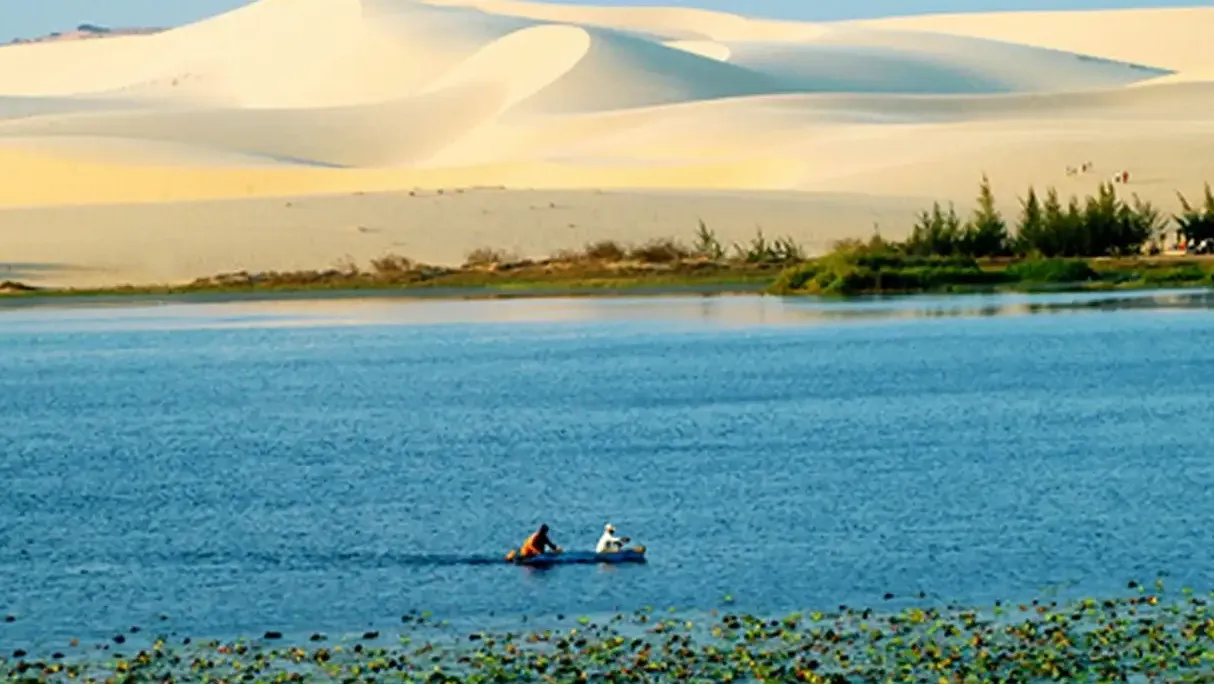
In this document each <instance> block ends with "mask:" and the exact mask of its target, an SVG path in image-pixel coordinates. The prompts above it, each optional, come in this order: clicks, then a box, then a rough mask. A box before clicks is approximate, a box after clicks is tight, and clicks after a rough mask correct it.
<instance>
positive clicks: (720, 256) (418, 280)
mask: <svg viewBox="0 0 1214 684" xmlns="http://www.w3.org/2000/svg"><path fill="white" fill-rule="evenodd" d="M804 258H805V253H804V251H803V250H802V249H801V247H800V246H799V245H798V244H797V243H796V242H794V241H793V240H792V239H791V238H787V237H783V238H778V239H775V240H770V239H768V238H766V237H765V236H764V234H763V231H762V229H758V230H756V233H755V237H754V238H753V239H752V240H751V241H750V243H749V244H746V245H740V244H735V245H733V246H732V249H731V250H729V251H727V250H726V249H725V247H724V246H723V245H722V244H721V242H720V240H719V239H718V238H717V236H716V234H715V233H714V232H713V231H712V230H710V229H709V228H708V226H707V225H705V224H704V223H703V222H702V221H701V222H700V224H699V230H698V231H697V233H696V236H695V242H694V243H693V244H692V245H691V246H688V245H685V244H684V243H682V242H680V241H678V240H674V239H670V238H660V239H655V240H651V241H649V242H646V243H643V244H638V245H629V244H623V243H619V242H615V241H612V240H601V241H598V242H593V243H590V244H588V245H586V246H585V247H583V248H582V249H580V250H564V251H561V252H558V253H556V254H553V255H552V256H551V257H549V258H547V259H525V258H521V257H519V256H518V255H516V254H514V253H512V252H510V251H506V250H502V249H497V248H491V247H484V248H479V249H475V250H473V251H472V252H470V253H468V254H467V256H466V257H465V260H464V263H463V265H462V266H460V267H458V268H449V267H443V266H433V265H429V264H424V263H421V262H418V261H416V260H413V259H411V258H409V257H406V256H402V255H399V254H386V255H384V256H382V257H379V258H376V259H372V260H371V262H370V264H369V267H364V266H361V265H359V264H357V263H355V262H353V261H352V260H350V259H345V260H342V261H341V262H339V263H338V264H336V265H335V266H333V267H332V268H329V269H324V270H302V271H289V272H277V271H275V272H267V273H249V272H246V271H242V272H238V273H225V274H220V275H216V276H211V277H207V278H199V279H197V280H195V281H194V282H192V283H188V284H183V285H172V286H167V285H166V286H154V287H138V286H125V287H116V288H105V289H91V290H85V289H38V288H33V287H30V286H28V285H25V284H21V283H15V282H7V283H3V284H0V294H6V295H10V296H48V295H54V296H84V295H135V294H145V295H169V294H186V293H198V294H205V293H245V292H295V291H324V290H329V291H334V290H417V291H434V290H445V289H453V290H459V291H461V294H465V295H475V294H478V293H483V294H489V295H494V294H519V293H526V292H528V291H531V292H535V293H536V294H545V293H550V292H553V291H568V290H597V291H605V290H623V291H628V290H635V289H637V288H668V289H669V288H682V287H707V288H710V289H714V290H717V291H728V290H730V289H739V288H743V289H746V290H748V291H754V290H756V289H761V288H763V287H765V286H766V285H768V284H769V283H771V281H772V280H773V279H774V278H775V276H776V274H778V273H779V271H780V269H782V268H783V267H785V266H788V265H789V264H793V263H796V262H798V261H801V260H803V259H804Z"/></svg>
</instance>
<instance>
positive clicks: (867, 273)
mask: <svg viewBox="0 0 1214 684" xmlns="http://www.w3.org/2000/svg"><path fill="white" fill-rule="evenodd" d="M1003 278H1004V276H1003V275H1002V274H1000V273H997V272H992V271H985V270H983V269H982V267H981V266H979V265H978V262H977V261H975V260H974V259H973V258H972V257H968V256H963V255H955V256H918V255H913V254H902V253H899V252H894V251H866V250H864V249H857V250H854V251H845V252H835V253H832V254H830V255H828V256H826V257H823V258H821V259H816V260H814V261H809V262H806V263H804V264H801V265H799V266H794V267H792V268H789V269H786V270H785V271H784V272H783V273H781V274H780V276H779V277H778V278H777V279H776V282H775V283H774V284H773V285H772V287H771V291H772V292H774V293H776V294H790V293H794V292H804V293H809V294H859V293H865V292H915V291H921V290H933V289H941V288H948V287H955V286H961V287H964V286H976V285H991V284H995V283H998V282H1001V281H1002V280H1003Z"/></svg>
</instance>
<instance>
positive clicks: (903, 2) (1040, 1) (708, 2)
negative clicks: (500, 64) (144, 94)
mask: <svg viewBox="0 0 1214 684" xmlns="http://www.w3.org/2000/svg"><path fill="white" fill-rule="evenodd" d="M552 1H553V2H559V3H560V4H594V5H632V6H635V5H666V6H681V7H703V8H705V9H714V10H722V11H726V12H737V13H740V14H747V15H751V16H766V17H773V18H781V19H806V20H818V21H824V20H834V19H861V18H871V17H880V16H890V15H904V14H926V13H935V12H979V11H992V10H1042V9H1097V8H1115V7H1180V6H1185V7H1194V6H1203V5H1209V4H1212V2H1211V0H1205V1H1204V2H1202V1H1198V0H1168V1H1164V2H1160V1H1159V0H586V2H584V3H582V2H575V1H574V0H552ZM249 2H250V0H104V1H101V0H0V43H5V42H8V41H9V40H12V39H13V38H18V37H25V38H30V37H35V36H42V35H46V34H48V33H51V32H52V31H67V30H71V29H74V28H76V26H77V25H79V24H85V23H88V24H99V25H102V26H110V27H135V26H140V27H143V26H179V25H181V24H184V23H189V22H191V21H197V20H199V19H203V18H205V17H208V16H211V15H214V14H218V13H220V12H224V11H227V10H230V9H233V8H235V7H239V6H241V5H244V4H248V3H249Z"/></svg>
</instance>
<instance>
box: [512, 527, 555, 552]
mask: <svg viewBox="0 0 1214 684" xmlns="http://www.w3.org/2000/svg"><path fill="white" fill-rule="evenodd" d="M545 549H552V552H553V553H560V552H561V547H559V546H557V545H556V544H553V543H552V540H551V539H549V538H548V526H547V525H540V529H538V530H536V532H535V534H533V535H531V536H530V537H527V541H525V542H523V546H522V547H521V548H520V549H519V556H521V557H523V558H532V557H534V556H538V555H540V554H541V553H543V552H544V550H545Z"/></svg>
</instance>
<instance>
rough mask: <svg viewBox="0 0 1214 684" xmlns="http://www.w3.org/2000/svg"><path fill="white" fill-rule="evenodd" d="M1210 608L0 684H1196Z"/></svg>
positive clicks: (80, 675) (1142, 595)
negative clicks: (125, 683)
mask: <svg viewBox="0 0 1214 684" xmlns="http://www.w3.org/2000/svg"><path fill="white" fill-rule="evenodd" d="M1212 600H1214V593H1212V594H1206V595H1202V594H1199V593H1197V592H1195V591H1193V590H1192V589H1188V588H1183V589H1181V590H1180V591H1179V592H1174V591H1173V592H1169V591H1168V590H1167V588H1166V587H1165V586H1164V583H1163V581H1162V580H1157V581H1156V582H1155V583H1154V584H1153V585H1150V586H1148V585H1143V584H1139V583H1138V582H1130V583H1128V584H1127V588H1126V590H1125V591H1124V592H1119V593H1118V594H1114V595H1106V596H1099V597H1089V598H1081V599H1076V600H1073V601H1066V602H1060V601H1058V600H1056V598H1055V597H1049V596H1045V597H1041V598H1038V599H1036V600H1032V601H1027V602H1024V603H1011V604H1008V603H1004V602H995V603H994V605H987V606H957V605H938V604H936V603H935V602H933V601H929V600H927V599H926V598H925V597H924V596H923V595H922V594H920V595H919V596H918V597H895V596H893V595H892V594H885V595H884V597H883V603H882V605H881V606H879V607H876V606H874V607H849V606H839V607H838V609H837V610H829V611H827V610H808V611H805V612H798V613H790V614H786V615H756V614H746V613H742V612H735V611H734V610H732V609H731V603H732V602H728V601H727V602H723V603H722V606H721V607H720V608H718V609H715V610H709V611H703V612H700V613H697V614H695V615H689V614H686V613H680V612H678V611H675V610H673V609H672V610H670V611H666V612H664V613H659V612H657V611H654V610H652V609H642V610H639V611H636V612H634V613H631V614H617V615H614V616H608V617H606V618H603V619H600V620H597V621H596V620H593V619H591V618H588V617H570V618H567V619H565V618H558V626H556V627H550V628H546V629H535V628H531V629H520V630H517V631H509V630H506V629H502V628H499V629H497V630H476V631H471V632H457V631H455V630H453V629H450V628H449V627H444V626H443V625H442V623H437V622H436V621H435V620H434V619H433V618H432V617H431V616H429V615H428V614H426V613H415V612H411V613H409V614H406V615H404V616H402V618H401V623H402V624H401V628H400V631H399V632H397V633H392V634H389V633H381V632H380V631H369V632H365V633H361V637H355V638H352V639H332V638H330V637H328V636H327V635H325V634H322V633H313V634H311V636H307V637H304V636H303V635H300V637H299V638H297V639H293V638H292V637H284V635H283V634H282V633H281V632H277V631H266V632H264V633H263V634H262V636H261V637H259V638H251V639H235V640H223V641H221V640H210V641H201V640H200V641H197V642H192V641H191V640H190V639H188V638H186V639H182V638H181V637H177V638H175V639H172V643H170V638H169V637H168V636H167V635H164V634H162V635H160V636H156V637H150V638H147V645H146V646H144V647H137V646H135V645H134V644H133V643H131V642H128V641H127V637H126V636H125V635H116V636H115V637H114V638H113V639H112V640H111V641H112V643H110V644H104V645H102V644H92V645H90V644H85V645H80V644H79V643H78V642H73V646H72V647H71V648H66V649H64V650H63V651H59V652H55V653H52V654H47V655H43V654H30V653H27V652H26V651H24V650H22V649H20V648H19V647H18V645H17V644H10V645H9V648H10V649H13V650H11V651H10V650H7V649H6V651H5V652H4V653H0V676H5V677H6V681H9V682H19V681H20V682H37V681H43V682H49V681H64V682H66V681H73V680H78V681H86V682H87V681H94V682H102V681H104V682H123V681H131V682H133V681H158V682H177V681H206V682H221V681H224V682H235V681H250V682H252V681H259V682H299V681H330V682H356V681H363V680H365V681H414V682H518V683H522V682H582V681H600V682H676V681H697V682H708V681H712V682H764V681H769V682H775V681H779V682H815V683H826V682H832V683H833V682H873V681H882V682H884V681H914V682H941V683H944V684H950V683H957V682H960V683H965V684H968V683H971V682H973V683H978V682H983V683H985V682H1033V681H1084V682H1115V681H1168V682H1198V681H1208V678H1209V672H1210V671H1211V668H1212V667H1214V615H1211V609H1210V602H1211V601H1212ZM559 623H565V624H564V626H559ZM167 626H168V625H166V627H167ZM4 627H5V625H4V624H0V634H3V629H4ZM165 631H167V630H165ZM394 631H395V630H394ZM305 634H306V633H305ZM101 647H104V648H105V651H104V654H102V653H103V652H102V651H100V650H98V649H99V648H101ZM10 653H11V657H10V656H9V654H10Z"/></svg>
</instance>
